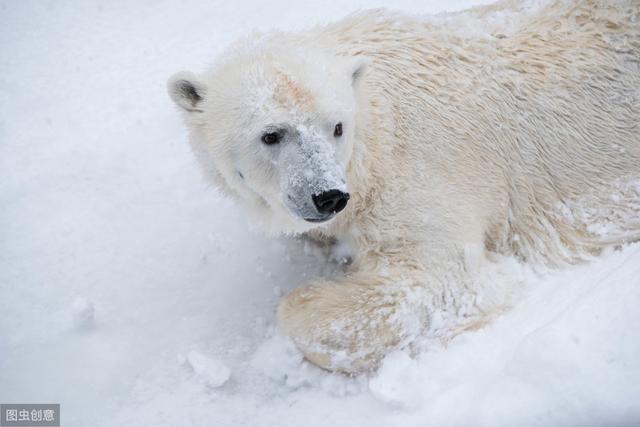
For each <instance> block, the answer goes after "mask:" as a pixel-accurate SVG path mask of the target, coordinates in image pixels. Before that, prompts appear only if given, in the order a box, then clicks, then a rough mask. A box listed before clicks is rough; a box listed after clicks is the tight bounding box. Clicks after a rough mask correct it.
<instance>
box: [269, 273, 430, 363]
mask: <svg viewBox="0 0 640 427" xmlns="http://www.w3.org/2000/svg"><path fill="white" fill-rule="evenodd" d="M394 276H395V275H394ZM396 277H399V278H398V279H395V278H393V279H392V278H390V277H386V276H385V277H382V276H377V275H374V274H364V273H354V274H351V275H347V276H345V277H343V278H341V279H339V280H337V281H318V282H315V283H313V284H311V285H309V286H305V287H300V288H297V289H295V290H294V291H293V292H292V293H291V294H289V295H288V296H287V297H286V298H285V299H284V300H283V301H282V302H281V303H280V305H279V307H278V324H279V328H280V330H281V331H282V332H283V333H284V334H285V335H287V336H288V337H290V338H291V339H292V340H293V341H294V343H295V344H296V345H297V346H298V348H299V349H300V350H302V352H303V353H304V355H305V357H306V358H307V359H308V360H309V361H311V362H312V363H314V364H316V365H318V366H320V367H322V368H325V369H329V370H332V371H341V372H346V373H357V372H362V371H368V370H372V369H374V368H375V367H376V366H377V364H378V363H379V362H380V360H381V359H382V358H383V357H384V355H385V354H386V353H387V352H388V351H389V350H390V349H393V348H399V347H403V346H406V345H407V344H409V343H410V342H412V341H413V340H414V339H415V338H416V337H417V336H419V335H420V334H421V333H422V332H423V331H424V329H425V328H426V327H427V322H428V318H427V310H426V308H425V306H424V304H423V303H424V301H425V299H424V298H423V295H422V292H423V288H422V287H421V286H419V285H418V284H417V283H416V282H414V281H412V280H411V279H409V278H403V277H402V275H401V276H396Z"/></svg>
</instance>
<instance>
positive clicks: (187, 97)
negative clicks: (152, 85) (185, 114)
mask: <svg viewBox="0 0 640 427" xmlns="http://www.w3.org/2000/svg"><path fill="white" fill-rule="evenodd" d="M167 91H168V92H169V96H170V97H171V99H173V102H175V103H176V104H177V105H178V106H179V107H181V108H183V109H185V110H186V111H189V112H197V113H202V109H201V108H200V105H201V103H202V100H203V99H204V97H205V95H206V93H207V87H206V85H205V84H204V83H203V82H202V81H201V80H200V79H198V77H197V76H196V75H195V74H193V73H191V72H189V71H181V72H179V73H176V74H174V75H173V76H171V77H170V78H169V81H168V82H167Z"/></svg>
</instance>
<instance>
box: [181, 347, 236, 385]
mask: <svg viewBox="0 0 640 427" xmlns="http://www.w3.org/2000/svg"><path fill="white" fill-rule="evenodd" d="M187 361H188V362H189V365H191V367H192V368H193V372H195V373H196V375H197V376H198V377H200V379H201V380H202V382H204V383H205V384H206V385H207V386H209V387H213V388H216V387H220V386H222V385H223V384H224V383H226V382H227V381H228V380H229V377H231V369H229V368H228V367H227V366H226V365H225V364H223V363H222V362H220V361H219V360H216V359H213V358H211V357H208V356H205V355H204V354H202V353H200V352H198V351H196V350H191V351H190V352H189V354H188V355H187Z"/></svg>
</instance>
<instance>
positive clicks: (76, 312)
mask: <svg viewBox="0 0 640 427" xmlns="http://www.w3.org/2000/svg"><path fill="white" fill-rule="evenodd" d="M71 319H72V321H73V326H74V327H75V328H76V329H78V330H86V329H91V328H92V327H93V324H94V322H95V308H94V306H93V303H92V302H91V301H88V300H87V299H85V298H82V297H77V298H76V299H75V300H74V301H73V304H72V305H71Z"/></svg>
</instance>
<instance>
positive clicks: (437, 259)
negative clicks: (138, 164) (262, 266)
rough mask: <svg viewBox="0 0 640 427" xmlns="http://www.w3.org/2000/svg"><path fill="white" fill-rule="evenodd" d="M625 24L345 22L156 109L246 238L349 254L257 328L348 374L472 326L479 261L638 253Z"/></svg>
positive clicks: (180, 87)
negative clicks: (183, 139) (163, 110)
mask: <svg viewBox="0 0 640 427" xmlns="http://www.w3.org/2000/svg"><path fill="white" fill-rule="evenodd" d="M639 18H640V3H638V2H637V0H620V1H616V0H613V1H611V0H602V1H597V0H593V1H592V0H584V1H551V2H546V3H545V4H540V2H538V3H535V4H534V3H531V2H529V3H517V2H503V3H499V4H496V5H492V6H486V7H481V8H475V9H470V10H468V11H463V12H459V13H454V14H444V15H436V16H433V17H413V16H407V15H405V14H402V13H395V12H389V11H385V10H372V11H364V12H358V13H355V14H352V15H350V16H348V17H346V18H344V19H343V20H341V21H339V22H336V23H333V24H329V25H326V26H322V27H316V28H313V29H310V30H307V31H303V32H298V33H284V32H274V33H269V34H263V35H260V34H253V35H251V36H249V37H247V38H245V39H243V40H240V41H239V42H236V43H235V44H233V45H232V46H231V47H230V48H229V49H228V51H227V53H225V54H224V55H222V56H221V57H220V59H219V60H218V61H217V62H216V63H215V64H214V65H213V67H212V69H210V70H209V71H207V72H205V73H202V74H199V75H196V74H193V73H190V72H181V73H178V74H176V75H174V76H173V77H172V78H170V80H169V82H168V91H169V94H170V96H171V98H172V99H173V100H174V101H175V103H176V104H177V105H178V106H179V107H180V109H181V110H182V111H183V112H184V118H185V120H186V124H187V127H188V129H189V133H190V142H191V145H192V147H193V150H194V152H195V153H196V156H197V158H198V159H199V161H200V163H201V165H202V166H203V168H204V171H205V173H206V175H207V176H208V177H209V178H210V179H211V180H212V181H213V182H215V183H216V184H217V185H218V186H219V188H220V189H221V190H222V191H223V192H224V193H225V194H227V195H228V196H230V197H232V198H233V199H235V200H237V201H238V202H239V203H240V204H242V205H243V206H244V207H245V208H246V209H247V210H248V212H250V213H251V214H252V215H253V216H254V217H255V218H256V220H257V221H258V222H260V223H261V224H262V225H263V226H264V228H265V230H268V231H269V232H277V233H290V234H299V233H305V234H307V235H310V236H313V237H314V238H318V239H325V240H338V241H341V242H345V243H346V244H348V245H349V246H350V247H351V248H352V251H353V262H352V263H351V265H350V266H349V270H348V271H347V272H346V273H345V274H344V275H343V276H342V277H339V278H337V279H335V280H316V281H313V282H311V283H303V284H301V286H300V287H298V288H297V289H295V290H294V291H293V292H292V293H291V294H289V295H288V296H286V297H285V298H284V299H283V301H281V303H280V304H279V306H278V309H277V319H278V325H279V328H280V330H281V331H282V332H283V333H284V334H285V335H287V336H288V337H289V338H290V339H291V340H293V342H294V343H295V344H296V345H297V346H298V347H299V349H300V350H301V351H302V352H303V353H304V355H305V357H306V358H307V359H308V360H309V361H311V362H312V363H314V364H316V365H318V366H320V367H323V368H326V369H328V370H334V371H341V372H347V373H358V372H363V371H368V370H372V369H375V367H376V366H377V365H378V363H379V362H380V360H381V359H382V358H383V357H384V356H385V354H387V353H388V352H389V351H390V350H392V349H397V348H406V347H410V346H411V345H412V343H414V342H415V341H416V340H417V339H418V338H419V337H423V336H429V334H435V335H438V334H440V335H441V336H445V335H447V334H452V333H455V332H454V331H459V330H461V329H464V328H466V327H468V326H470V325H473V324H476V323H477V322H481V321H482V319H485V318H486V317H487V316H489V315H490V314H491V313H492V311H493V310H495V309H496V304H498V303H497V302H496V301H495V300H494V298H492V297H491V289H492V286H494V284H493V283H492V281H491V280H485V279H483V277H486V275H483V274H482V270H483V269H485V268H489V267H490V266H491V265H494V264H493V263H492V260H493V259H494V256H495V255H496V254H506V255H509V256H514V257H517V258H519V259H522V260H525V261H527V262H532V263H534V262H542V263H546V264H549V265H554V266H558V265H562V264H566V263H573V262H577V261H580V260H584V259H587V258H589V257H590V256H593V255H595V254H597V253H598V252H599V251H600V250H601V249H602V248H604V247H606V246H610V245H619V244H621V243H624V242H627V241H631V240H635V239H638V237H640V184H638V178H640V19H639ZM470 254H471V255H470ZM470 259H473V260H474V261H473V262H469V260H470Z"/></svg>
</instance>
